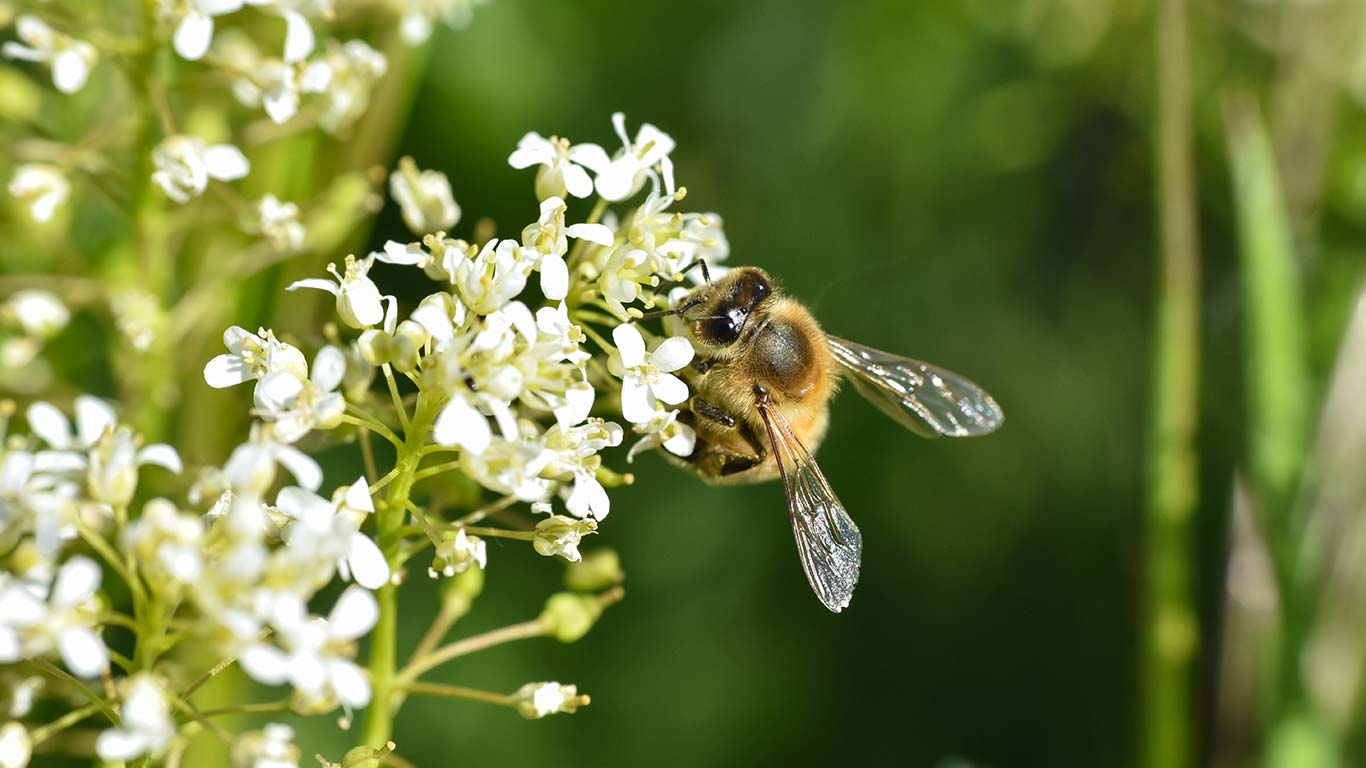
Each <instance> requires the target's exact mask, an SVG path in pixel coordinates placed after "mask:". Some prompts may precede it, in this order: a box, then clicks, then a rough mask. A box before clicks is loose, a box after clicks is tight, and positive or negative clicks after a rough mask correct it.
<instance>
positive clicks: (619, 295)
mask: <svg viewBox="0 0 1366 768" xmlns="http://www.w3.org/2000/svg"><path fill="white" fill-rule="evenodd" d="M660 270H661V265H660V264H659V262H658V261H657V260H655V259H654V258H651V256H650V254H649V253H648V252H646V251H644V250H642V249H640V248H635V247H633V246H632V244H630V243H623V244H622V245H618V246H617V247H616V248H614V249H613V250H612V251H611V255H610V256H609V257H608V258H607V264H606V266H605V267H604V268H603V271H602V277H601V278H600V279H599V281H598V285H599V287H600V288H601V289H602V298H603V299H604V300H605V301H606V302H607V305H608V307H610V308H611V309H612V311H613V312H614V313H616V315H617V317H620V318H623V319H624V318H626V317H628V315H627V312H626V305H627V304H630V303H632V302H634V301H636V300H637V299H639V298H641V297H642V296H643V295H644V292H643V291H641V286H643V285H648V286H650V287H652V288H653V287H654V286H657V285H659V277H658V275H657V273H658V272H659V271H660Z"/></svg>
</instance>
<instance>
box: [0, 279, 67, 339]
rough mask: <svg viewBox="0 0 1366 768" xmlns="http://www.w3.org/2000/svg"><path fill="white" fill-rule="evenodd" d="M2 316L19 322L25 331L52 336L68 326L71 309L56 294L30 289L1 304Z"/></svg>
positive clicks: (36, 334) (0, 314)
mask: <svg viewBox="0 0 1366 768" xmlns="http://www.w3.org/2000/svg"><path fill="white" fill-rule="evenodd" d="M0 318H5V319H11V320H13V321H15V322H17V323H18V324H19V327H20V328H22V329H23V331H24V333H27V334H31V335H33V336H41V337H43V338H50V337H52V336H55V335H57V333H58V332H59V331H61V330H62V329H63V328H65V327H66V324H67V322H68V321H70V320H71V310H69V309H67V308H66V305H65V304H63V303H62V300H61V299H59V298H57V296H56V295H55V294H52V293H49V292H48V291H40V290H37V289H30V290H26V291H17V292H15V293H14V294H13V295H12V296H10V297H9V300H8V301H6V302H5V303H4V305H3V306H0Z"/></svg>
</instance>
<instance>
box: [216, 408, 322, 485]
mask: <svg viewBox="0 0 1366 768" xmlns="http://www.w3.org/2000/svg"><path fill="white" fill-rule="evenodd" d="M277 464H278V465H279V466H282V467H284V468H285V469H286V470H287V471H288V472H289V473H290V474H291V475H293V476H294V479H295V481H297V482H298V483H299V485H301V486H303V487H305V488H307V489H309V490H311V491H312V490H317V488H318V486H320V485H322V482H323V470H322V467H320V466H318V462H316V461H314V460H313V459H312V458H311V457H310V456H309V455H308V454H306V453H304V452H303V451H300V450H299V449H298V448H295V447H294V446H292V445H289V444H287V443H284V442H282V441H280V440H279V439H278V438H276V437H275V434H274V430H273V429H272V428H271V427H270V425H268V424H261V423H259V422H258V423H256V424H253V425H252V428H251V439H250V440H249V441H247V442H245V443H243V444H241V445H239V446H237V448H235V449H233V452H232V455H231V456H229V457H228V463H227V464H224V465H223V474H224V477H225V478H226V479H227V481H228V485H229V486H230V488H231V489H232V490H233V491H235V492H237V493H244V494H247V495H248V496H251V497H259V496H260V495H261V494H262V493H264V492H265V490H266V489H267V488H269V487H270V486H271V483H273V482H275V467H276V465H277Z"/></svg>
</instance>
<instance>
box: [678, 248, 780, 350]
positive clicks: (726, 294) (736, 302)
mask: <svg viewBox="0 0 1366 768" xmlns="http://www.w3.org/2000/svg"><path fill="white" fill-rule="evenodd" d="M772 295H773V283H772V281H771V280H770V279H769V277H768V274H767V273H765V272H764V271H763V270H762V269H759V268H758V267H738V268H736V269H733V270H731V271H730V272H728V273H726V275H725V277H722V278H720V279H718V280H716V281H715V282H711V283H708V284H707V285H703V286H700V287H699V288H697V289H696V290H694V291H693V292H692V293H691V294H689V295H688V297H687V298H686V299H685V300H684V301H683V303H682V304H680V305H679V312H678V314H679V315H680V316H682V318H683V321H684V323H685V324H686V325H687V327H688V329H689V331H690V332H691V333H692V336H693V339H694V340H695V341H697V343H698V344H699V345H701V346H703V347H710V348H724V347H728V346H730V345H731V344H734V343H735V342H736V341H738V340H739V339H740V336H741V335H742V334H743V333H744V332H745V328H746V326H747V325H748V323H749V319H750V317H751V316H752V315H754V314H755V313H756V312H757V311H759V310H761V309H762V307H763V305H764V302H765V301H766V300H768V299H769V297H771V296H772Z"/></svg>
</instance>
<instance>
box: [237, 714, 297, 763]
mask: <svg viewBox="0 0 1366 768" xmlns="http://www.w3.org/2000/svg"><path fill="white" fill-rule="evenodd" d="M293 742H294V729H293V728H290V727H289V726H288V725H285V724H284V723H267V724H266V727H265V728H263V729H261V730H259V731H248V732H246V733H244V734H242V735H241V736H239V737H237V741H236V742H235V743H234V744H233V745H232V763H233V765H235V766H239V767H240V768H299V748H298V747H296V746H294V743H293Z"/></svg>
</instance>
